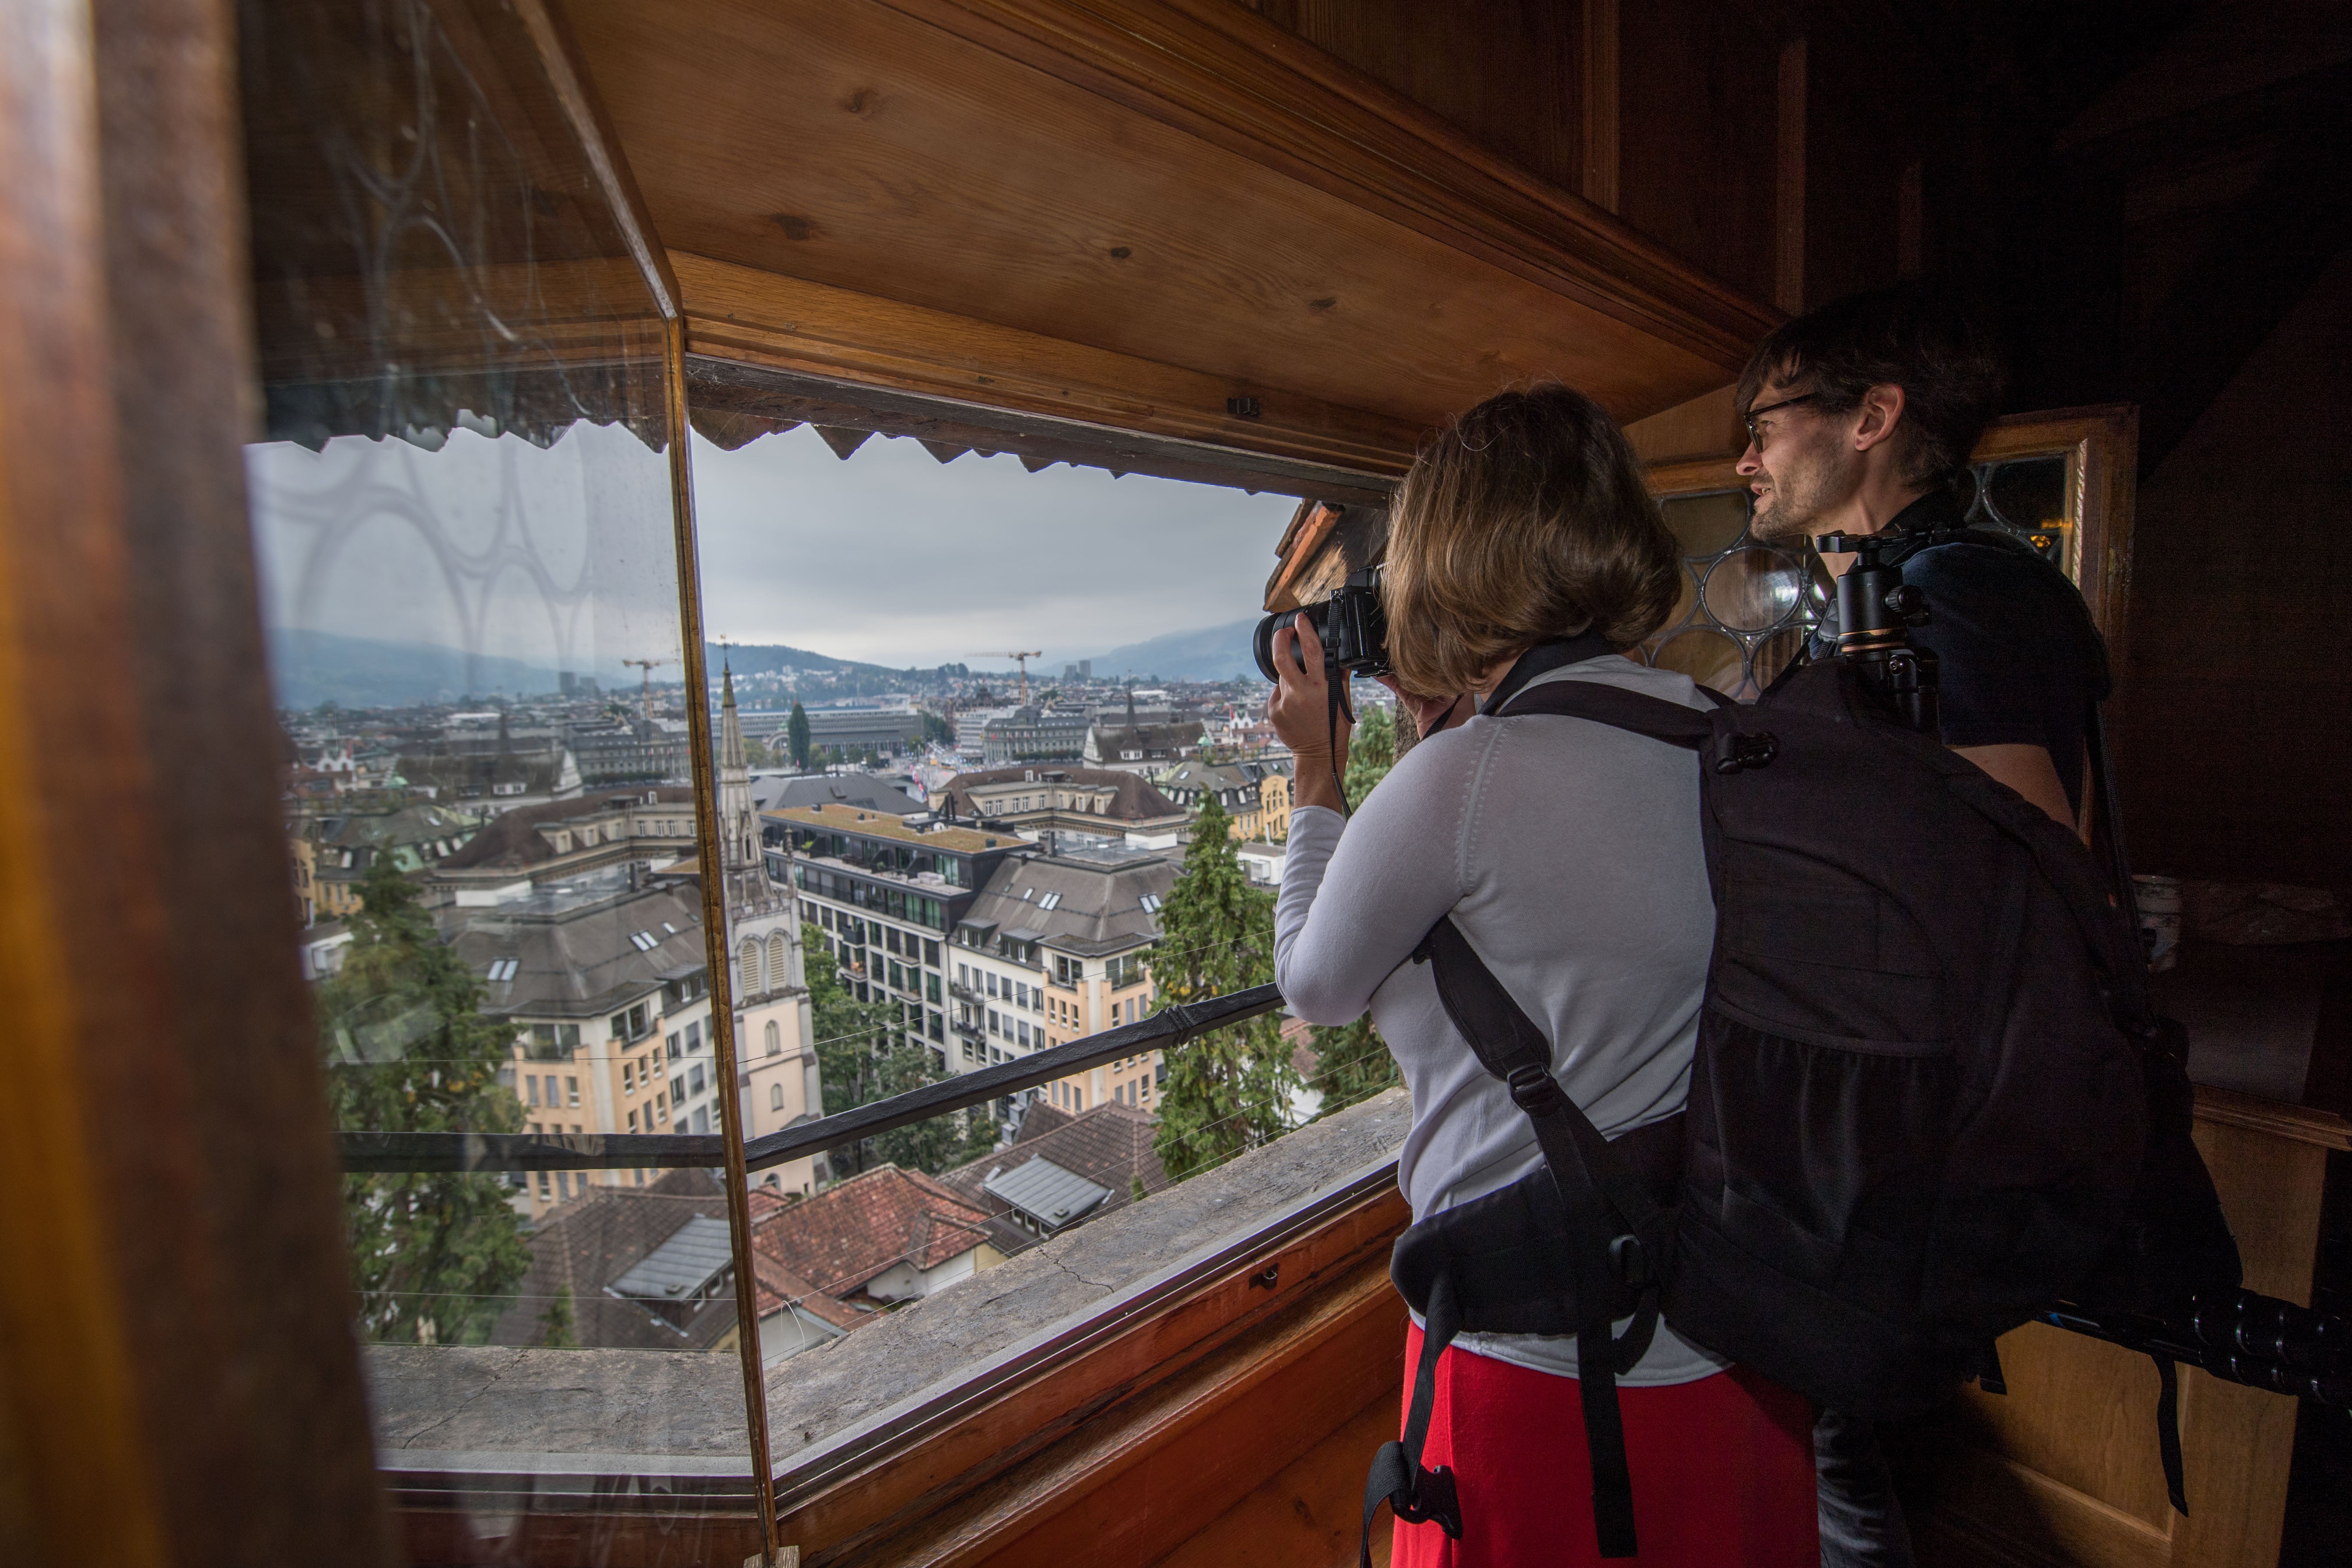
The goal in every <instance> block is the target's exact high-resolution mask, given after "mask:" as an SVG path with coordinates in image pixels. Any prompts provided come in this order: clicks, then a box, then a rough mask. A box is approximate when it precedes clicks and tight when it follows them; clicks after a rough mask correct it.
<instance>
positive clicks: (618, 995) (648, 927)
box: [450, 867, 709, 1018]
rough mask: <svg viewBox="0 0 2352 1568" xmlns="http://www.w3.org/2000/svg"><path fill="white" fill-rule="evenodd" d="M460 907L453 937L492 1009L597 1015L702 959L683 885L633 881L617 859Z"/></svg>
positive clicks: (689, 970)
mask: <svg viewBox="0 0 2352 1568" xmlns="http://www.w3.org/2000/svg"><path fill="white" fill-rule="evenodd" d="M463 914H464V916H465V919H464V922H463V923H462V924H461V925H459V926H458V927H457V934H456V935H455V936H454V937H453V938H452V939H451V941H450V946H451V948H452V950H453V951H454V952H456V953H457V957H458V959H459V961H460V962H462V963H465V964H466V965H467V967H469V968H471V969H472V970H474V972H475V973H478V974H480V975H482V976H483V977H484V979H483V986H484V991H483V1001H482V1010H483V1011H484V1012H485V1013H488V1014H490V1015H491V1016H498V1017H510V1016H517V1015H524V1016H542V1017H550V1018H590V1017H594V1016H597V1015H598V1014H602V1013H607V1012H610V1011H612V1010H613V1009H614V1007H615V1006H617V1005H624V1004H625V1003H628V1002H631V1001H634V1000H635V998H637V997H639V996H642V995H644V994H646V993H647V992H649V991H651V990H653V989H654V988H655V987H656V986H658V985H661V984H665V983H667V982H672V981H677V980H682V979H685V978H686V977H687V976H688V975H692V974H697V973H701V972H702V971H703V970H704V969H706V968H707V967H708V965H709V960H708V957H707V955H706V954H705V952H704V951H703V943H702V926H701V920H702V914H701V909H700V903H699V900H698V899H696V898H695V897H694V896H693V889H692V888H691V887H690V885H687V884H683V883H670V882H667V881H665V882H661V883H656V885H654V886H651V887H643V886H641V887H637V888H635V889H632V888H631V887H630V885H629V879H628V873H627V870H626V868H622V867H614V868H612V869H611V870H609V871H604V872H599V873H593V874H590V875H587V876H582V877H577V878H572V879H567V880H565V881H562V882H556V883H551V884H550V885H549V886H547V887H543V888H535V889H532V890H531V891H530V893H529V894H528V895H526V896H523V897H520V898H517V899H514V900H510V901H509V902H506V903H501V904H499V905H497V906H495V907H493V908H489V909H478V910H465V911H463Z"/></svg>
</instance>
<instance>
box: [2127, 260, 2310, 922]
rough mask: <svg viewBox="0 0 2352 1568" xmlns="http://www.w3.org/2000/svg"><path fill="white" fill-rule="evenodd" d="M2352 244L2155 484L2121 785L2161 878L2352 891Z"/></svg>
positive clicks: (2145, 537)
mask: <svg viewBox="0 0 2352 1568" xmlns="http://www.w3.org/2000/svg"><path fill="white" fill-rule="evenodd" d="M2347 404H2352V252H2347V253H2346V254H2345V255H2343V256H2341V257H2339V258H2337V260H2336V263H2335V264H2334V265H2333V266H2332V267H2330V268H2328V270H2327V272H2326V274H2325V275H2323V277H2322V278H2321V279H2320V281H2319V283H2318V284H2317V285H2316V286H2315V287H2314V288H2313V289H2312V290H2311V292H2310V293H2309V294H2308V295H2306V296H2305V299H2304V300H2303V302H2302V303H2301V304H2300V305H2298V306H2297V307H2296V308H2295V309H2294V310H2293V311H2292V312H2290V313H2289V314H2288V316H2287V317H2286V319H2285V320H2284V321H2283V322H2281V323H2280V325H2279V327H2278V329H2277V330H2276V331H2274V332H2273V334H2272V335H2271V338H2270V340H2269V342H2266V343H2265V344H2264V345H2263V347H2262V348H2261V349H2260V350H2258V351H2257V352H2256V353H2255V354H2254V355H2253V357H2252V359H2250V360H2249V361H2248V362H2247V363H2246V364H2245V366H2244V368H2243V369H2242V370H2241V371H2240V372H2239V374H2237V376H2236V377H2235V379H2233V380H2232V381H2231V384H2230V385H2229V386H2228V387H2227V388H2226V389H2225V390H2224V391H2223V393H2222V394H2221V396H2220V397H2219V398H2218V399H2216V400H2215V401H2214V403H2213V405H2212V406H2211V407H2210V408H2209V409H2207V410H2206V412H2205V414H2204V415H2203V416H2202V417H2201V418H2200V419H2199V421H2198V422H2197V423H2196V425H2194V426H2192V427H2191V428H2190V430H2189V435H2188V436H2187V437H2186V438H2184V439H2183V440H2182V442H2181V443H2180V445H2179V447H2177V448H2176V449H2175V450H2174V451H2173V453H2172V454H2171V456H2169V457H2168V458H2166V459H2165V460H2164V462H2163V463H2162V465H2161V466H2160V467H2158V468H2157V470H2156V471H2155V472H2154V473H2153V474H2151V475H2149V476H2148V477H2147V479H2146V480H2145V481H2144V482H2143V484H2142V485H2141V488H2140V501H2139V519H2140V521H2139V531H2138V550H2137V566H2136V569H2135V574H2134V586H2133V608H2132V619H2133V621H2134V623H2135V624H2137V626H2140V627H2141V628H2142V630H2141V633H2140V635H2139V636H2138V637H2136V638H2135V639H2134V642H2133V646H2132V648H2131V652H2130V657H2129V659H2128V662H2127V663H2126V665H2125V667H2124V669H2123V679H2122V685H2123V695H2124V698H2125V703H2124V708H2125V719H2124V726H2123V731H2122V733H2121V735H2120V736H2119V737H2118V740H2119V745H2118V751H2119V752H2120V760H2119V766H2118V770H2117V772H2118V776H2119V778H2120V779H2121V781H2122V784H2123V789H2124V810H2125V815H2126V820H2127V821H2128V822H2129V823H2130V824H2131V828H2132V849H2133V858H2134V859H2135V860H2136V861H2137V863H2138V865H2139V866H2140V868H2142V869H2144V870H2148V871H2160V872H2168V873H2171V874H2173V875H2177V876H2184V877H2208V878H2217V879H2225V880H2257V879H2269V880H2273V881H2283V882H2293V883H2298V884H2302V885H2305V886H2317V887H2338V888H2340V887H2345V886H2347V885H2352V812H2347V810H2346V809H2345V804H2344V803H2345V800H2346V798H2347V791H2346V785H2345V780H2346V779H2347V778H2352V730H2347V728H2346V726H2345V725H2344V724H2343V723H2342V722H2341V719H2340V716H2341V715H2342V714H2344V713H2345V712H2347V711H2348V710H2352V661H2347V659H2346V658H2345V657H2344V652H2343V649H2344V641H2345V638H2344V631H2343V626H2344V605H2346V604H2347V602H2352V540H2347V533H2346V531H2345V527H2344V521H2343V520H2344V517H2345V515H2346V513H2347V510H2352V448H2347V444H2346V443H2345V441H2344V439H2343V434H2342V427H2343V424H2344V420H2345V409H2346V407H2347Z"/></svg>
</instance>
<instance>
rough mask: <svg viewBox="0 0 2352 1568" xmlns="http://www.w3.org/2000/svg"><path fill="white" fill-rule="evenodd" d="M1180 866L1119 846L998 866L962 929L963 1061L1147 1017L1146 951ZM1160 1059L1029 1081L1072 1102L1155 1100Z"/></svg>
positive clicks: (1073, 1107) (958, 1003) (957, 984)
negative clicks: (1040, 1082)
mask: <svg viewBox="0 0 2352 1568" xmlns="http://www.w3.org/2000/svg"><path fill="white" fill-rule="evenodd" d="M1176 873H1177V867H1176V865H1175V863H1174V862H1173V861H1171V860H1170V859H1168V858H1165V857H1164V856H1160V855H1156V854H1151V853H1149V852H1145V851H1139V850H1131V849H1126V848H1123V847H1118V846H1113V847H1103V848H1085V849H1070V850H1065V851H1062V852H1060V853H1055V854H1037V853H1032V854H1028V855H1024V856H1022V857H1020V858H1016V859H1010V860H1007V861H1006V862H1004V863H1003V864H1002V865H1000V866H998V867H997V868H996V870H995V873H994V875H992V877H990V879H988V882H987V885H986V886H985V887H983V888H982V889H981V890H980V892H979V895H978V896H977V897H975V898H974V899H973V900H971V907H970V908H969V910H966V911H965V913H964V915H963V917H962V919H961V921H959V922H958V923H957V925H956V928H955V951H954V952H953V954H952V958H953V963H954V973H953V974H952V975H951V977H950V981H949V984H950V992H951V994H952V995H953V997H954V1002H955V1006H954V1015H953V1018H952V1020H951V1026H952V1028H953V1029H954V1031H955V1037H956V1056H957V1060H956V1061H955V1063H954V1064H953V1065H955V1066H957V1067H959V1068H962V1069H964V1070H967V1071H969V1070H970V1069H971V1068H977V1067H985V1066H987V1065H988V1064H990V1063H992V1062H1001V1061H1009V1060H1012V1059H1013V1058H1015V1057H1020V1056H1024V1055H1027V1054H1029V1053H1030V1052H1033V1051H1038V1050H1044V1049H1045V1048H1047V1047H1052V1046H1058V1045H1062V1044H1064V1043H1066V1042H1067V1041H1070V1040H1074V1039H1076V1038H1078V1037H1081V1036H1085V1035H1092V1034H1099V1033H1100V1032H1101V1031H1103V1030H1105V1029H1108V1028H1110V1027H1112V1026H1114V1025H1118V1024H1129V1023H1134V1022H1136V1021H1138V1020H1139V1019H1141V1018H1142V1017H1143V1016H1144V1015H1145V1014H1146V1013H1148V1012H1149V1011H1150V1006H1151V998H1152V986H1151V979H1150V973H1149V972H1148V970H1147V958H1148V955H1149V953H1150V950H1151V948H1152V946H1153V944H1154V943H1155V942H1158V941H1159V937H1160V906H1161V904H1162V903H1164V902H1165V900H1166V899H1167V897H1168V891H1169V889H1171V888H1172V887H1173V886H1175V882H1176ZM1160 1078H1161V1074H1160V1054H1159V1053H1158V1052H1156V1051H1152V1052H1146V1053H1143V1054H1140V1055H1138V1056H1135V1057H1132V1058H1124V1059H1122V1060H1120V1061H1117V1062H1114V1063H1112V1064H1110V1065H1109V1066H1108V1067H1100V1068H1090V1069H1088V1070H1087V1071H1085V1072H1082V1073H1076V1074H1073V1075H1072V1076H1070V1077H1069V1078H1067V1079H1058V1080H1056V1081H1055V1082H1053V1083H1050V1084H1046V1085H1044V1086H1041V1087H1040V1088H1038V1089H1033V1090H1031V1091H1029V1092H1030V1093H1031V1094H1032V1095H1033V1096H1034V1098H1035V1099H1037V1100H1042V1101H1044V1102H1045V1103H1046V1104H1049V1105H1054V1106H1057V1107H1059V1108H1061V1109H1063V1110H1069V1111H1072V1112H1076V1111H1081V1110H1089V1109H1091V1108H1093V1107H1095V1106H1097V1105H1108V1104H1123V1105H1132V1106H1135V1107H1138V1108H1139V1109H1141V1110H1151V1109H1153V1108H1154V1106H1155V1105H1156V1104H1157V1102H1158V1094H1159V1089H1160Z"/></svg>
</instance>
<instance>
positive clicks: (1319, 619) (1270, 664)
mask: <svg viewBox="0 0 2352 1568" xmlns="http://www.w3.org/2000/svg"><path fill="white" fill-rule="evenodd" d="M1327 613H1328V612H1327V611H1326V610H1325V608H1324V606H1323V605H1307V606H1306V607H1305V608H1304V609H1297V610H1276V612H1275V613H1274V614H1272V615H1270V616H1266V617H1265V619H1264V620H1262V621H1260V622H1258V624H1257V636H1256V637H1255V638H1254V639H1252V645H1251V646H1252V651H1253V652H1255V654H1256V655H1257V672H1258V673H1259V674H1260V675H1263V676H1265V678H1266V679H1268V680H1271V681H1273V682H1274V683H1275V684H1276V685H1277V686H1278V685H1280V684H1281V683H1282V677H1281V676H1280V675H1279V674H1277V673H1276V670H1275V668H1274V634H1275V633H1276V632H1278V631H1280V630H1281V629H1282V628H1283V627H1285V626H1288V625H1290V624H1291V623H1292V622H1293V621H1296V620H1297V618H1298V617H1299V616H1306V617H1307V625H1308V626H1313V627H1314V628H1315V629H1316V631H1317V633H1318V634H1320V633H1321V631H1322V630H1323V624H1324V616H1325V615H1326V614H1327ZM1292 662H1293V663H1295V664H1296V665H1297V667H1298V668H1299V670H1300V672H1301V673H1304V672H1305V670H1306V668H1307V662H1306V660H1304V659H1299V658H1294V659H1293V661H1292Z"/></svg>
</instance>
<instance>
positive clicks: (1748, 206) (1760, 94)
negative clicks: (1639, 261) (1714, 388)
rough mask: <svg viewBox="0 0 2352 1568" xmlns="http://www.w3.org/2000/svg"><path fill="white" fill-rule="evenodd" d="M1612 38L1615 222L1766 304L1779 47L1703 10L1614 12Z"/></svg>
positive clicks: (1758, 30) (1699, 3)
mask: <svg viewBox="0 0 2352 1568" xmlns="http://www.w3.org/2000/svg"><path fill="white" fill-rule="evenodd" d="M1617 26H1618V33H1619V37H1620V40H1621V49H1620V55H1619V62H1620V63H1619V66H1618V79H1617V93H1618V104H1619V115H1620V119H1619V130H1618V141H1619V160H1620V163H1619V168H1620V173H1619V175H1618V205H1617V211H1618V214H1619V216H1622V217H1623V218H1624V219H1625V221H1626V222H1627V223H1630V224H1632V225H1633V226H1634V227H1635V228H1638V229H1640V230H1641V231H1642V232H1643V233H1644V234H1646V235H1648V236H1649V237H1651V238H1653V239H1655V240H1656V241H1658V242H1659V243H1660V244H1661V245H1664V246H1665V247H1667V248H1668V249H1670V250H1672V251H1674V252H1675V254H1676V255H1678V256H1684V257H1687V258H1689V259H1690V261H1691V262H1692V264H1693V265H1695V266H1697V267H1700V268H1705V269H1706V271H1708V272H1710V273H1712V274H1714V275H1715V276H1716V277H1717V278H1720V279H1723V280H1724V281H1725V282H1726V283H1727V284H1729V285H1731V287H1733V288H1735V289H1739V290H1740V291H1741V292H1743V293H1745V294H1747V295H1748V296H1749V297H1750V298H1752V299H1757V300H1769V299H1771V298H1772V293H1773V261H1774V254H1773V234H1774V213H1775V194H1774V189H1775V187H1774V181H1775V177H1776V173H1777V159H1778V146H1779V140H1778V138H1779V107H1778V106H1779V97H1778V93H1779V89H1778V81H1779V59H1780V38H1779V37H1776V36H1775V35H1774V34H1773V33H1771V32H1769V31H1768V30H1767V29H1766V28H1765V27H1763V26H1761V25H1759V23H1758V22H1756V21H1755V20H1754V19H1752V17H1751V16H1749V15H1748V13H1747V12H1745V11H1743V10H1741V9H1739V8H1737V7H1734V6H1729V5H1714V4H1709V3H1708V0H1621V5H1620V7H1619V10H1618V18H1617ZM1758 335H1759V336H1761V335H1762V334H1761V333H1759V334H1758ZM1732 368H1733V370H1734V371H1735V372H1736V371H1737V370H1738V367H1737V366H1733V367H1732Z"/></svg>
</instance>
